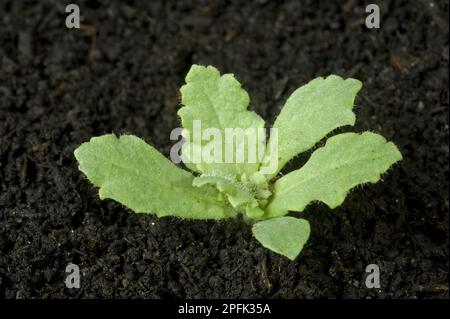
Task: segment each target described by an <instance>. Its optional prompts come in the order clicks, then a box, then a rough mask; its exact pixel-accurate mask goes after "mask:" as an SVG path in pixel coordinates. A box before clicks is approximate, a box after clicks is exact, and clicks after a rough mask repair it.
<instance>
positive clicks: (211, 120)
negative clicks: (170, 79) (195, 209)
mask: <svg viewBox="0 0 450 319" xmlns="http://www.w3.org/2000/svg"><path fill="white" fill-rule="evenodd" d="M180 91H181V103H182V104H183V107H182V108H181V109H180V110H179V111H178V115H179V116H180V118H181V122H182V125H183V128H185V129H187V130H188V132H189V133H190V134H191V136H190V137H191V140H190V142H191V143H194V142H195V141H193V139H192V132H193V126H194V124H193V123H194V120H199V121H201V129H202V131H204V130H205V129H208V128H215V129H218V130H220V132H221V133H222V136H224V134H225V129H226V128H229V129H234V128H241V129H247V128H263V127H264V120H263V119H262V118H261V117H260V116H259V115H258V114H256V113H255V112H251V111H248V110H247V107H248V105H249V102H250V98H249V96H248V94H247V92H246V91H245V90H244V89H243V88H242V87H241V84H240V83H239V82H238V81H237V80H236V79H235V78H234V76H233V74H224V75H222V76H221V75H220V73H219V71H218V70H217V69H216V68H214V67H212V66H208V67H204V66H200V65H193V66H192V67H191V69H190V70H189V73H188V74H187V76H186V84H185V85H183V86H182V87H181V89H180ZM201 144H207V141H203V142H201ZM229 144H231V143H229ZM223 146H224V148H223V152H222V154H223V163H205V162H202V163H195V164H196V167H197V169H198V170H199V171H201V172H203V173H211V172H215V171H219V172H221V173H222V174H223V175H233V176H237V175H239V174H242V173H247V174H250V173H252V172H255V171H257V170H258V168H259V163H258V162H256V163H249V161H246V162H245V163H225V143H224V145H223ZM259 146H260V147H264V144H260V145H259ZM230 149H231V148H228V150H230ZM245 149H247V148H245ZM183 159H189V160H191V161H192V160H194V159H193V158H192V156H189V155H186V154H184V155H183ZM190 166H192V165H190Z"/></svg>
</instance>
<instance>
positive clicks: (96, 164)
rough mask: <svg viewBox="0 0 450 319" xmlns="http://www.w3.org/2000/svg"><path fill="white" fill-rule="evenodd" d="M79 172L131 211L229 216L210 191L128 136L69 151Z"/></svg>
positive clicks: (231, 213) (98, 139)
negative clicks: (193, 183) (74, 158)
mask: <svg viewBox="0 0 450 319" xmlns="http://www.w3.org/2000/svg"><path fill="white" fill-rule="evenodd" d="M74 154H75V157H76V159H77V161H78V162H79V168H80V170H81V171H82V172H83V173H84V174H85V175H86V176H87V177H88V179H89V180H90V181H91V182H92V183H93V184H94V185H95V186H97V187H99V188H100V189H99V196H100V198H101V199H105V198H110V199H114V200H116V201H118V202H119V203H121V204H123V205H125V206H127V207H128V208H130V209H132V210H133V211H135V212H137V213H156V215H157V216H158V217H162V216H169V215H170V216H177V217H182V218H196V219H218V218H226V217H230V216H234V215H235V212H234V211H233V210H232V208H231V207H229V205H227V203H225V202H219V201H218V200H217V197H218V194H219V193H218V191H217V190H216V189H214V188H213V187H205V188H202V189H199V188H197V187H194V186H192V182H193V180H194V176H193V175H192V174H190V173H189V172H187V171H184V170H182V169H180V168H178V167H176V166H175V165H174V164H173V163H172V162H170V161H169V160H168V159H166V158H165V157H164V156H163V155H162V154H161V153H159V152H158V151H157V150H156V149H154V148H153V147H152V146H150V145H148V144H147V143H145V142H144V141H143V140H141V139H140V138H138V137H136V136H132V135H122V136H121V137H120V138H117V137H116V136H115V135H114V134H108V135H103V136H99V137H93V138H92V139H91V140H90V141H89V142H87V143H83V144H82V145H81V146H79V147H78V148H77V149H76V150H75V152H74Z"/></svg>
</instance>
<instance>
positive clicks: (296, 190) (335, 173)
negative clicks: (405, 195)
mask: <svg viewBox="0 0 450 319" xmlns="http://www.w3.org/2000/svg"><path fill="white" fill-rule="evenodd" d="M401 159H402V155H401V154H400V152H399V151H398V149H397V147H396V146H395V145H394V144H393V143H392V142H387V141H386V140H385V139H384V137H382V136H381V135H378V134H375V133H371V132H364V133H362V134H357V133H344V134H339V135H336V136H333V137H331V138H329V139H328V140H327V142H326V144H325V146H323V147H321V148H319V149H317V150H316V151H315V152H314V153H313V154H312V155H311V158H310V159H309V160H308V162H307V163H306V164H305V165H304V166H303V167H302V168H300V169H298V170H296V171H293V172H291V173H289V174H287V175H285V176H283V177H282V178H280V179H279V180H278V181H277V182H276V183H275V185H274V195H273V197H272V200H271V202H270V203H269V205H268V206H267V208H266V213H267V216H268V217H276V216H281V215H285V214H286V213H287V211H289V210H292V211H302V210H303V209H304V208H305V207H306V205H308V204H309V203H310V202H312V201H314V200H318V201H321V202H324V203H325V204H327V205H328V206H329V207H330V208H334V207H336V206H338V205H340V204H341V203H342V202H343V201H344V199H345V197H346V195H347V193H348V191H349V190H350V189H352V188H353V187H355V186H356V185H359V184H362V183H369V182H370V183H376V182H377V181H378V180H379V179H380V175H381V174H382V173H384V172H386V171H387V170H388V169H389V167H390V166H391V165H392V164H394V163H395V162H397V161H399V160H401Z"/></svg>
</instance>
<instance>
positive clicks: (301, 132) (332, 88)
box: [268, 75, 362, 176]
mask: <svg viewBox="0 0 450 319" xmlns="http://www.w3.org/2000/svg"><path fill="white" fill-rule="evenodd" d="M361 86H362V83H361V82H360V81H358V80H355V79H346V80H344V79H343V78H341V77H339V76H337V75H330V76H328V77H326V78H323V77H318V78H316V79H314V80H312V81H310V82H309V83H308V84H306V85H303V86H301V87H300V88H298V89H297V90H295V91H294V93H292V95H291V96H290V97H289V98H288V100H287V101H286V104H285V106H284V107H283V109H282V110H281V112H280V115H279V116H278V117H277V119H276V120H275V123H274V125H273V127H274V128H276V129H278V170H277V172H276V173H278V172H279V171H280V170H281V168H282V167H283V166H284V165H285V164H286V163H287V162H288V161H289V160H291V159H292V158H293V157H294V156H296V155H298V154H300V153H302V152H304V151H306V150H308V149H310V148H311V147H313V146H314V145H315V144H316V143H317V142H319V141H320V140H321V139H322V138H324V137H325V136H326V135H327V134H328V133H330V132H331V131H333V130H334V129H336V128H338V127H340V126H344V125H353V124H354V123H355V114H354V113H353V111H352V108H353V104H354V100H355V97H356V94H357V93H358V91H359V90H360V89H361ZM270 142H271V143H272V142H273V141H270ZM268 149H269V148H268ZM276 173H275V174H273V176H275V175H276Z"/></svg>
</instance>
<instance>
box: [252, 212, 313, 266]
mask: <svg viewBox="0 0 450 319" xmlns="http://www.w3.org/2000/svg"><path fill="white" fill-rule="evenodd" d="M252 231H253V236H255V238H256V239H257V240H258V241H259V242H260V243H261V244H262V245H263V246H264V247H266V248H268V249H270V250H272V251H274V252H276V253H278V254H281V255H283V256H286V257H287V258H289V259H290V260H294V259H295V258H296V257H297V256H298V254H299V253H300V251H301V250H302V249H303V246H304V245H305V243H306V242H307V241H308V238H309V233H310V227H309V223H308V221H307V220H305V219H299V218H295V217H290V216H286V217H278V218H272V219H268V220H263V221H260V222H257V223H256V224H254V225H253V229H252Z"/></svg>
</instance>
